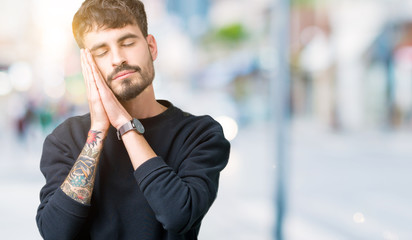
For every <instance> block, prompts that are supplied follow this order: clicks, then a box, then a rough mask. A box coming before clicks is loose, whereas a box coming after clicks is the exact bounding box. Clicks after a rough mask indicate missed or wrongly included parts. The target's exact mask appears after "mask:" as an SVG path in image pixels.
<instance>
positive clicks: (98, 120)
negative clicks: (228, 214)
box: [36, 0, 230, 240]
mask: <svg viewBox="0 0 412 240" xmlns="http://www.w3.org/2000/svg"><path fill="white" fill-rule="evenodd" d="M73 32H74V36H75V38H76V41H77V43H78V45H79V46H80V48H81V63H82V70H83V76H84V80H85V84H86V87H87V97H88V102H89V108H90V114H87V115H84V116H77V117H72V118H69V119H68V120H66V121H65V122H64V123H62V124H61V125H60V126H58V127H57V128H56V129H55V130H54V131H53V132H52V133H51V134H50V135H49V136H48V137H47V138H46V140H45V142H44V147H43V154H42V158H41V163H40V168H41V171H42V173H43V174H44V176H45V178H46V184H45V186H44V187H43V188H42V190H41V192H40V200H41V203H40V206H39V208H38V213H37V217H36V220H37V225H38V227H39V230H40V233H41V235H42V236H43V237H44V238H45V239H99V240H101V239H197V235H198V233H199V228H200V223H201V220H202V218H203V217H204V215H205V214H206V212H207V211H208V209H209V208H210V206H211V204H212V202H213V201H214V199H215V198H216V194H217V189H218V180H219V174H220V171H221V170H222V169H223V168H224V167H225V166H226V164H227V161H228V157H229V148H230V146H229V143H228V141H226V139H225V138H224V136H223V132H222V128H221V127H220V125H219V124H218V123H217V122H216V121H214V120H213V119H212V118H210V117H208V116H201V117H197V116H193V115H191V114H188V113H185V112H183V111H181V110H180V109H178V108H177V107H175V106H173V105H172V104H171V103H169V102H167V101H157V100H156V99H155V95H154V91H153V86H152V81H153V78H154V68H153V61H154V60H155V59H156V57H157V46H156V41H155V39H154V37H153V36H152V35H149V34H147V22H146V14H145V11H144V7H143V4H142V3H141V2H140V1H138V0H86V1H85V2H84V3H83V4H82V6H81V7H80V9H79V10H78V12H77V13H76V14H75V16H74V19H73Z"/></svg>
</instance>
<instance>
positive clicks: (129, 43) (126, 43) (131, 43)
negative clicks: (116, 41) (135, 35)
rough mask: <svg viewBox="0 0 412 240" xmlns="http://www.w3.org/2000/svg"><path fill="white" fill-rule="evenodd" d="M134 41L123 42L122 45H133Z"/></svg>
mask: <svg viewBox="0 0 412 240" xmlns="http://www.w3.org/2000/svg"><path fill="white" fill-rule="evenodd" d="M134 43H135V42H124V43H122V46H123V47H130V46H133V45H134Z"/></svg>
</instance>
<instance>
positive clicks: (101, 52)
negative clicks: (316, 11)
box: [94, 50, 107, 57]
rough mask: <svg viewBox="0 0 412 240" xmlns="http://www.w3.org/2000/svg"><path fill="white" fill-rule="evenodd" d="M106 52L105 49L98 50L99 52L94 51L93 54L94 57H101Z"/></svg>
mask: <svg viewBox="0 0 412 240" xmlns="http://www.w3.org/2000/svg"><path fill="white" fill-rule="evenodd" d="M106 53H107V51H106V50H105V51H99V52H96V53H95V54H94V56H95V57H103V56H104V55H106Z"/></svg>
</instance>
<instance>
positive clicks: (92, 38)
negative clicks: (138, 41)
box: [83, 25, 143, 49]
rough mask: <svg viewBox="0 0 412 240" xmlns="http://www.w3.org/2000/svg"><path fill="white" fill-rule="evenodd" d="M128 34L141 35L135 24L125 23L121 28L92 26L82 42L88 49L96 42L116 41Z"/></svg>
mask: <svg viewBox="0 0 412 240" xmlns="http://www.w3.org/2000/svg"><path fill="white" fill-rule="evenodd" d="M128 34H133V35H136V36H138V37H143V33H142V31H141V30H140V28H139V26H137V25H126V26H124V27H122V28H104V27H101V28H97V27H93V28H92V30H91V31H89V32H86V33H85V34H84V36H83V43H84V46H85V47H86V48H89V49H90V48H92V47H93V46H94V45H96V44H104V43H105V44H109V43H112V42H117V41H118V40H119V39H120V38H122V37H123V36H125V35H128Z"/></svg>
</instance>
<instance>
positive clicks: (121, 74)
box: [113, 70, 136, 80]
mask: <svg viewBox="0 0 412 240" xmlns="http://www.w3.org/2000/svg"><path fill="white" fill-rule="evenodd" d="M135 72H136V70H125V71H121V72H119V73H118V74H116V75H115V76H114V77H113V80H122V79H125V78H128V77H129V76H130V75H132V74H133V73H135Z"/></svg>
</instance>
